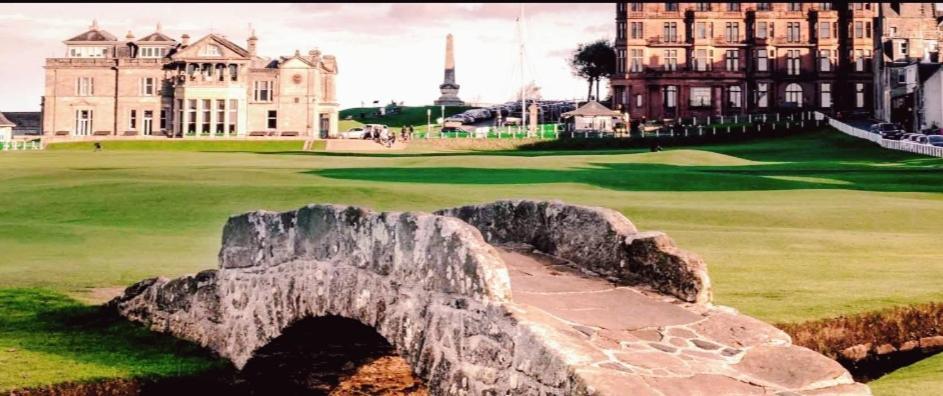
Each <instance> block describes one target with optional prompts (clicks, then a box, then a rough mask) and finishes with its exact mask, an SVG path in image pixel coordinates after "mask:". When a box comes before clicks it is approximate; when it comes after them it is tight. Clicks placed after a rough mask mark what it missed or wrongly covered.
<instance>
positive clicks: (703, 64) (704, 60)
mask: <svg viewBox="0 0 943 396" xmlns="http://www.w3.org/2000/svg"><path fill="white" fill-rule="evenodd" d="M713 54H714V51H713V50H711V51H710V52H708V50H706V49H699V50H697V51H694V70H696V71H710V70H711V58H713Z"/></svg>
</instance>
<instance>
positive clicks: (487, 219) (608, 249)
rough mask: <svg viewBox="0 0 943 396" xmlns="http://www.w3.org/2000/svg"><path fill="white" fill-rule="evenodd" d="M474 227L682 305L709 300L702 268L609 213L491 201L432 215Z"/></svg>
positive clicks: (664, 240) (658, 236) (660, 236)
mask: <svg viewBox="0 0 943 396" xmlns="http://www.w3.org/2000/svg"><path fill="white" fill-rule="evenodd" d="M436 214H440V215H444V216H452V217H457V218H459V219H462V220H464V221H465V222H467V223H469V224H471V225H473V226H475V227H476V228H478V230H480V231H481V233H482V235H483V236H484V238H485V240H486V241H488V242H491V243H508V242H520V243H526V244H529V245H532V246H534V247H535V248H536V249H537V250H540V251H542V252H544V253H547V254H550V255H553V256H557V257H561V258H564V259H567V260H570V261H572V262H574V263H576V264H577V265H579V266H581V267H583V268H585V269H588V270H591V271H593V272H595V273H598V274H601V275H603V276H606V277H608V278H610V279H613V280H615V281H617V282H620V283H624V284H639V283H641V284H645V285H647V286H650V287H652V288H654V289H656V290H658V291H661V292H663V293H667V294H670V295H673V296H675V297H678V298H680V299H682V300H685V301H688V302H698V303H702V302H708V301H710V299H711V288H710V278H709V277H708V275H707V266H706V265H705V264H704V262H703V261H702V260H701V259H700V258H698V257H697V256H695V255H693V254H690V253H687V252H684V251H682V250H680V249H678V248H676V247H675V245H674V242H672V240H671V238H669V237H668V236H667V235H665V234H664V233H661V232H639V231H638V230H637V229H636V228H635V226H634V225H633V224H632V222H631V221H629V219H627V218H625V216H623V215H622V214H621V213H619V212H616V211H614V210H611V209H605V208H597V207H587V206H578V205H568V204H564V203H562V202H559V201H541V202H536V201H521V200H518V201H497V202H493V203H489V204H484V205H472V206H464V207H460V208H452V209H445V210H440V211H438V212H436Z"/></svg>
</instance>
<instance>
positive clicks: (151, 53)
mask: <svg viewBox="0 0 943 396" xmlns="http://www.w3.org/2000/svg"><path fill="white" fill-rule="evenodd" d="M164 55H167V49H166V48H161V47H141V50H140V51H139V52H138V57H139V58H163V57H164Z"/></svg>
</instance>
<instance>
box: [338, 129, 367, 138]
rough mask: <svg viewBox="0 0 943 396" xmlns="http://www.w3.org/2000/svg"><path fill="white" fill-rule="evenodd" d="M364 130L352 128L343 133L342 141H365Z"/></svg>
mask: <svg viewBox="0 0 943 396" xmlns="http://www.w3.org/2000/svg"><path fill="white" fill-rule="evenodd" d="M364 133H365V132H364V130H363V128H361V127H356V128H350V129H348V130H346V131H344V132H341V138H342V139H363V135H364Z"/></svg>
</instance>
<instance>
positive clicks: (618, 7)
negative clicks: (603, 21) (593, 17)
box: [616, 2, 625, 14]
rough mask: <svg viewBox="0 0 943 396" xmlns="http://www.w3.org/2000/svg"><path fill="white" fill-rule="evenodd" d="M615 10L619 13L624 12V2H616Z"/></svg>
mask: <svg viewBox="0 0 943 396" xmlns="http://www.w3.org/2000/svg"><path fill="white" fill-rule="evenodd" d="M616 12H617V13H619V14H622V13H623V12H625V3H621V2H620V3H616Z"/></svg>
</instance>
